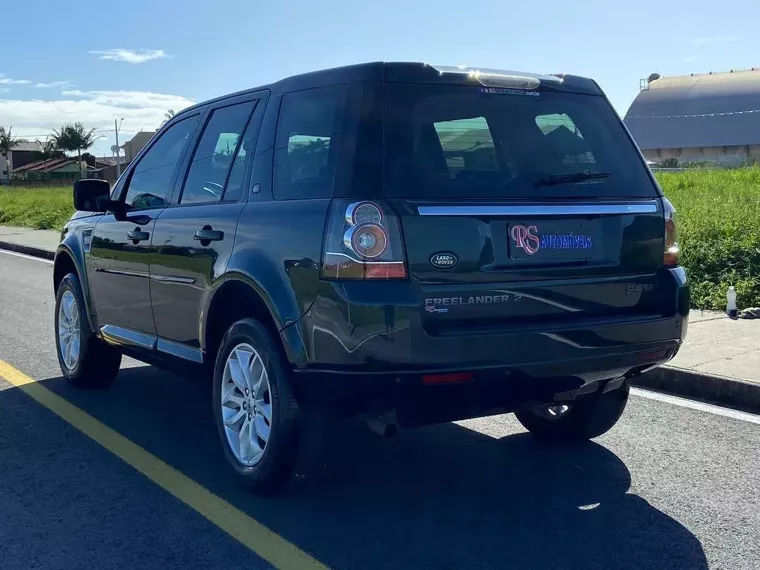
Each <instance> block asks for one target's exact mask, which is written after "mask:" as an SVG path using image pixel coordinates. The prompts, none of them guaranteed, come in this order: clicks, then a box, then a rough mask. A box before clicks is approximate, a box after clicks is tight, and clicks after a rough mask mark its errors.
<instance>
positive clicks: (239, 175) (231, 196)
mask: <svg viewBox="0 0 760 570" xmlns="http://www.w3.org/2000/svg"><path fill="white" fill-rule="evenodd" d="M262 111H263V109H259V110H258V111H257V112H256V114H254V115H253V116H252V117H251V119H250V120H249V121H248V128H246V130H245V132H244V133H243V140H242V141H241V142H240V146H239V147H238V152H237V155H236V156H235V161H234V162H233V163H232V170H231V171H230V176H229V178H228V179H227V187H226V188H225V190H224V198H223V199H222V200H223V201H224V202H237V201H238V200H240V197H241V196H242V195H243V184H245V173H246V170H247V166H248V164H249V163H250V161H251V160H253V155H254V151H255V150H256V135H257V132H258V124H257V123H259V120H257V115H260V114H261V112H262Z"/></svg>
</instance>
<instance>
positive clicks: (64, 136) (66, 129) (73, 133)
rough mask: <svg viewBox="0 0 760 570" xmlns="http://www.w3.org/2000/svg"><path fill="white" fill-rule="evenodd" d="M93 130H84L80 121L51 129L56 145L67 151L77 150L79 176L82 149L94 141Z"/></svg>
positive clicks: (88, 146) (80, 172)
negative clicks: (56, 129) (54, 129)
mask: <svg viewBox="0 0 760 570" xmlns="http://www.w3.org/2000/svg"><path fill="white" fill-rule="evenodd" d="M94 132H95V129H90V130H89V131H85V129H84V126H82V123H73V124H71V123H69V124H67V125H63V126H62V127H61V130H60V131H53V141H54V143H55V145H56V147H58V148H59V149H61V150H65V151H69V152H74V151H76V152H77V161H78V162H79V174H80V177H81V174H82V151H83V150H87V149H88V148H90V147H91V146H92V145H93V144H94V143H95V136H94V135H93V133H94Z"/></svg>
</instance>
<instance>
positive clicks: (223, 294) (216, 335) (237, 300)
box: [200, 277, 304, 363]
mask: <svg viewBox="0 0 760 570" xmlns="http://www.w3.org/2000/svg"><path fill="white" fill-rule="evenodd" d="M244 318H254V319H256V320H258V321H260V322H261V323H262V324H263V325H264V326H266V327H267V329H268V330H269V332H270V333H271V334H272V336H274V337H275V338H276V339H279V341H280V346H282V348H283V350H284V353H285V356H286V358H287V359H288V361H289V362H291V363H295V362H297V361H298V360H299V356H298V355H299V354H302V351H303V350H304V347H303V343H302V342H301V341H300V336H298V335H295V336H294V335H292V334H287V335H286V334H282V332H283V331H284V330H289V329H293V328H295V327H287V325H286V323H284V322H283V319H282V317H281V315H280V314H279V312H278V311H277V309H276V307H275V305H274V303H273V301H272V299H271V298H270V297H269V296H268V295H267V294H266V292H265V291H264V290H263V289H262V288H261V287H259V286H258V285H257V284H256V283H255V282H251V281H250V280H247V279H246V280H244V279H240V278H237V277H233V278H229V277H228V278H227V279H225V281H224V282H223V283H222V284H221V285H220V286H219V288H218V289H217V290H216V291H215V292H214V294H213V295H212V296H211V298H210V300H209V303H208V308H207V310H206V311H204V313H203V317H202V319H201V331H200V333H201V336H200V338H201V349H202V350H203V352H204V353H205V355H206V358H208V359H209V361H211V362H213V361H214V359H215V358H216V351H217V349H218V348H219V344H220V343H221V340H222V337H223V336H224V333H225V332H226V331H227V329H228V328H229V326H230V325H231V324H232V323H234V322H235V321H237V320H240V319H244Z"/></svg>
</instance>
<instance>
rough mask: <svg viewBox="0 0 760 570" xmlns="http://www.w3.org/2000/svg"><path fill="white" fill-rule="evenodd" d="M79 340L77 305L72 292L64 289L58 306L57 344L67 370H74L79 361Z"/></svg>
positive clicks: (80, 334)
mask: <svg viewBox="0 0 760 570" xmlns="http://www.w3.org/2000/svg"><path fill="white" fill-rule="evenodd" d="M81 340H82V332H81V330H80V327H79V305H78V303H77V300H76V297H74V293H72V292H71V291H66V292H64V294H63V295H62V296H61V303H60V306H59V307H58V346H59V350H60V351H61V360H63V363H64V365H65V366H66V368H68V369H69V370H74V368H76V365H77V362H79V354H80V349H81Z"/></svg>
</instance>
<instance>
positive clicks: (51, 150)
mask: <svg viewBox="0 0 760 570" xmlns="http://www.w3.org/2000/svg"><path fill="white" fill-rule="evenodd" d="M96 138H97V137H96V136H95V129H90V130H87V129H85V128H84V126H83V125H82V123H79V122H77V123H67V124H65V125H63V126H62V127H61V128H60V130H55V129H54V130H53V132H52V133H51V134H50V136H48V138H47V139H46V140H45V142H44V143H41V145H42V146H41V149H40V150H39V151H37V152H38V153H39V154H40V155H41V156H42V160H50V159H51V158H54V157H55V156H56V154H58V153H59V152H76V153H77V160H78V164H79V169H80V171H81V169H82V151H84V150H87V149H88V148H90V147H91V146H92V145H93V144H94V143H95V139H96ZM25 142H27V141H26V140H25V139H22V138H18V137H14V136H13V127H8V128H7V129H6V128H5V127H0V153H2V154H3V155H4V156H5V158H6V162H8V173H7V177H8V183H9V184H10V181H11V169H10V162H9V161H8V160H7V159H8V153H10V152H11V151H12V150H13V149H14V148H16V147H17V146H19V145H20V144H22V143H25Z"/></svg>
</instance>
